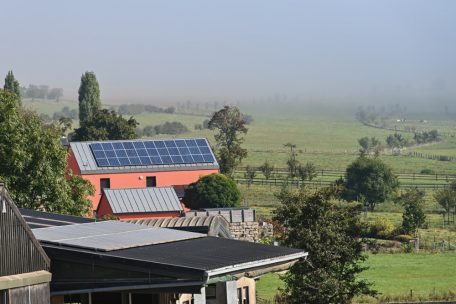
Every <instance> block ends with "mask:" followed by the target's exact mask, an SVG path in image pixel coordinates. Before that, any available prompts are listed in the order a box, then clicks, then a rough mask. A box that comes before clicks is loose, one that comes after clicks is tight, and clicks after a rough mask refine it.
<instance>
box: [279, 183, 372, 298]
mask: <svg viewBox="0 0 456 304" xmlns="http://www.w3.org/2000/svg"><path fill="white" fill-rule="evenodd" d="M337 195H338V190H337V188H336V187H330V188H325V189H322V190H319V191H316V192H310V191H309V190H307V189H305V188H302V189H301V190H300V191H298V192H291V191H287V190H282V192H281V193H280V194H278V198H279V199H280V201H281V203H282V204H281V205H280V207H279V208H278V209H277V210H276V212H275V216H274V220H276V221H278V222H279V223H280V224H281V225H283V226H284V228H285V232H284V236H283V240H282V242H283V244H284V245H285V246H289V247H293V248H300V249H304V250H306V251H307V252H308V254H309V255H308V257H307V259H306V260H305V261H302V262H298V263H296V264H294V265H293V266H292V267H291V269H290V271H289V272H288V273H287V274H286V275H285V277H284V280H285V283H286V288H285V290H284V294H285V297H286V300H287V302H288V303H296V304H298V303H351V299H352V298H353V297H354V296H357V295H362V294H367V295H375V291H373V290H372V289H371V288H370V285H371V284H370V283H368V282H366V281H364V280H360V279H359V278H358V277H357V275H358V274H359V273H361V272H362V271H363V270H365V269H366V268H365V267H363V266H361V265H360V263H361V262H363V261H364V260H365V259H366V257H365V256H364V255H363V254H362V252H363V250H362V244H361V241H360V240H359V237H358V236H359V235H360V233H361V224H360V219H359V206H357V205H352V204H341V203H339V202H336V201H334V200H333V199H334V197H335V196H337Z"/></svg>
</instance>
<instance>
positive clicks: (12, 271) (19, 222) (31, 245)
mask: <svg viewBox="0 0 456 304" xmlns="http://www.w3.org/2000/svg"><path fill="white" fill-rule="evenodd" d="M0 256H1V259H0V277H2V276H10V275H16V274H22V273H28V272H35V271H40V270H45V271H48V270H49V268H50V260H49V258H48V257H47V255H46V253H45V252H44V250H43V249H42V248H41V246H40V244H39V242H38V241H37V240H36V239H35V237H34V235H33V233H32V231H31V230H30V228H29V227H28V225H27V223H26V222H25V220H24V219H23V218H22V216H21V214H20V212H19V209H18V208H17V207H16V205H15V204H14V202H13V201H12V199H11V197H10V196H9V195H8V192H7V191H6V189H5V187H4V186H3V185H2V184H0Z"/></svg>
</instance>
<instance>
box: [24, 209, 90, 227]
mask: <svg viewBox="0 0 456 304" xmlns="http://www.w3.org/2000/svg"><path fill="white" fill-rule="evenodd" d="M19 211H20V212H21V214H22V217H23V218H24V220H25V222H26V223H27V224H28V225H29V226H30V228H32V229H34V228H46V227H54V226H64V225H73V224H82V223H92V222H95V219H89V218H84V217H79V216H72V215H63V214H57V213H51V212H42V211H35V210H31V209H19Z"/></svg>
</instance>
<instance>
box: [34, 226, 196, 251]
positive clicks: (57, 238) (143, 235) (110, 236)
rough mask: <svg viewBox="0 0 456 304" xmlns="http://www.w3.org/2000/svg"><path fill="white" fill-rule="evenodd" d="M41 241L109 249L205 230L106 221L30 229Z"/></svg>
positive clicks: (171, 239) (165, 240)
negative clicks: (195, 230)
mask: <svg viewBox="0 0 456 304" xmlns="http://www.w3.org/2000/svg"><path fill="white" fill-rule="evenodd" d="M33 233H34V234H35V237H36V238H37V239H38V240H40V241H41V242H44V243H51V244H58V245H65V246H70V247H78V248H86V249H93V250H97V251H112V250H119V249H126V248H133V247H141V246H147V245H154V244H162V243H169V242H176V241H182V240H188V239H194V238H200V237H204V236H205V235H204V234H199V233H192V232H187V231H178V230H172V229H164V228H151V227H147V226H141V225H135V224H130V223H125V222H119V221H105V222H95V223H86V224H75V225H69V226H58V227H51V228H39V229H33Z"/></svg>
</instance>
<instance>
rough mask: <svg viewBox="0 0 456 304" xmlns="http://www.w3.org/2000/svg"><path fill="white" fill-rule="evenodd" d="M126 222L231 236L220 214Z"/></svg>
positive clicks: (227, 225)
mask: <svg viewBox="0 0 456 304" xmlns="http://www.w3.org/2000/svg"><path fill="white" fill-rule="evenodd" d="M127 222H129V223H133V224H139V225H145V226H149V227H160V228H171V229H179V230H186V231H192V232H199V233H205V234H207V235H209V236H219V237H224V238H231V233H230V227H229V223H228V221H227V220H226V219H225V218H224V217H223V216H220V215H212V216H194V217H175V218H148V219H132V220H127Z"/></svg>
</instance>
